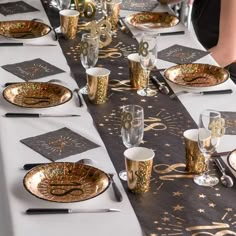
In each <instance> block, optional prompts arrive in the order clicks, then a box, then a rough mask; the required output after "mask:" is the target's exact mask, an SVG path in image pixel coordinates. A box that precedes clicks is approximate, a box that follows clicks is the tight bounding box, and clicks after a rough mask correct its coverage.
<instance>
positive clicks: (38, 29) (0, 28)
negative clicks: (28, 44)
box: [0, 20, 51, 40]
mask: <svg viewBox="0 0 236 236" xmlns="http://www.w3.org/2000/svg"><path fill="white" fill-rule="evenodd" d="M50 31H51V27H50V26H49V25H47V24H44V23H43V22H40V21H37V20H13V21H1V22H0V35H2V36H4V37H6V38H9V39H14V40H19V39H20V40H32V39H37V38H41V37H43V36H46V35H47V34H49V32H50Z"/></svg>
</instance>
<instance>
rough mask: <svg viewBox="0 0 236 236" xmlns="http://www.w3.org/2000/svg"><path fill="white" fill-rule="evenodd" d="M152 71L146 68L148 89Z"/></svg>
mask: <svg viewBox="0 0 236 236" xmlns="http://www.w3.org/2000/svg"><path fill="white" fill-rule="evenodd" d="M150 73H151V71H150V70H148V69H146V70H145V74H146V81H147V84H146V88H145V89H146V90H148V88H149V78H150Z"/></svg>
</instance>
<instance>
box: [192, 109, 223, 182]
mask: <svg viewBox="0 0 236 236" xmlns="http://www.w3.org/2000/svg"><path fill="white" fill-rule="evenodd" d="M224 130H225V128H224V119H223V118H221V114H220V112H218V111H214V110H204V111H203V112H201V114H200V117H199V125H198V146H199V149H200V150H201V152H202V154H203V156H204V158H205V172H204V173H203V174H201V175H197V176H195V177H194V182H195V183H196V184H198V185H201V186H209V187H211V186H214V185H216V184H217V183H218V182H219V179H218V178H217V177H216V176H213V175H210V174H209V160H210V157H211V155H212V154H213V153H214V152H215V151H216V148H217V146H218V145H219V142H220V138H221V137H222V136H223V134H224Z"/></svg>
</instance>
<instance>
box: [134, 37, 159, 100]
mask: <svg viewBox="0 0 236 236" xmlns="http://www.w3.org/2000/svg"><path fill="white" fill-rule="evenodd" d="M139 56H140V63H141V66H142V67H143V69H144V71H145V74H146V80H147V83H146V86H145V87H144V88H142V89H139V90H138V91H137V93H138V94H139V95H141V96H148V97H151V96H155V95H156V94H157V91H156V90H153V89H151V88H150V87H149V76H150V72H151V70H152V69H153V68H154V67H155V66H156V62H157V36H156V35H150V34H143V35H142V38H141V41H140V43H139Z"/></svg>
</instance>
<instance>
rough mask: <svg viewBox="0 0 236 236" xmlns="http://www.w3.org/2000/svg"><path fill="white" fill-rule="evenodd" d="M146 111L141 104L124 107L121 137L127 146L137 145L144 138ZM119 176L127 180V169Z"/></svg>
mask: <svg viewBox="0 0 236 236" xmlns="http://www.w3.org/2000/svg"><path fill="white" fill-rule="evenodd" d="M143 133H144V111H143V108H142V107H141V106H138V105H127V106H124V107H123V111H122V115H121V137H122V141H123V144H124V145H125V147H126V148H131V147H137V146H139V144H140V143H141V142H142V140H143ZM119 176H120V178H121V179H123V180H127V175H126V171H125V170H122V171H121V172H120V173H119Z"/></svg>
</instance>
